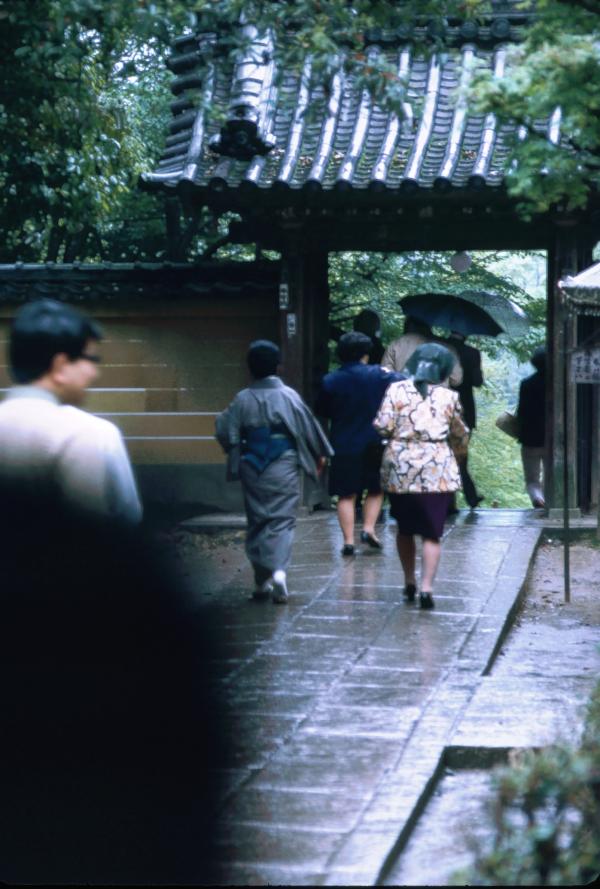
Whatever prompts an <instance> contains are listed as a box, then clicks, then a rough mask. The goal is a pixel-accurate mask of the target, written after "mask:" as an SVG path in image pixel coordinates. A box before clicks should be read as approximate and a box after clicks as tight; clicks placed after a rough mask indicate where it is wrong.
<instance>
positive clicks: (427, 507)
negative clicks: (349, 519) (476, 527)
mask: <svg viewBox="0 0 600 889" xmlns="http://www.w3.org/2000/svg"><path fill="white" fill-rule="evenodd" d="M453 363H454V358H453V355H452V353H451V352H450V351H449V350H448V349H446V348H445V347H444V346H442V345H440V344H438V343H427V344H425V345H423V346H419V348H418V349H416V350H415V352H414V353H413V354H412V356H411V358H410V359H409V362H408V364H407V370H408V372H409V373H410V377H409V378H408V379H407V380H403V381H401V382H397V383H392V385H391V386H390V387H389V388H388V390H387V392H386V394H385V396H384V399H383V402H382V404H381V407H380V408H379V411H378V413H377V416H376V417H375V420H374V427H375V429H376V430H377V432H378V433H379V434H380V435H381V436H383V437H385V438H387V439H388V444H387V446H386V448H385V451H384V454H383V461H382V467H381V478H382V486H383V488H384V490H385V491H387V493H388V497H389V500H390V514H391V515H392V517H393V518H394V519H395V520H396V522H397V525H398V531H397V538H396V543H397V547H398V555H399V557H400V562H401V564H402V568H403V571H404V581H405V587H404V595H405V597H406V599H407V600H408V601H409V602H413V601H414V599H415V595H416V589H417V588H416V577H415V563H416V545H415V535H418V536H420V537H421V538H422V540H423V554H422V571H421V590H420V596H419V602H420V606H421V608H433V607H434V600H433V596H432V590H433V582H434V579H435V575H436V571H437V568H438V564H439V560H440V555H441V544H440V539H441V537H442V533H443V530H444V522H445V519H446V515H447V512H448V505H449V502H450V499H451V497H452V493H453V492H454V491H457V490H460V473H459V469H458V464H457V456H459V457H460V456H462V455H463V454H464V453H465V452H466V449H467V445H468V438H469V430H468V427H467V426H466V425H465V423H464V421H463V419H462V411H461V407H460V402H459V398H458V393H457V392H455V391H453V390H452V389H450V388H448V387H447V385H444V384H445V383H447V380H448V377H449V375H450V372H451V370H452V366H453Z"/></svg>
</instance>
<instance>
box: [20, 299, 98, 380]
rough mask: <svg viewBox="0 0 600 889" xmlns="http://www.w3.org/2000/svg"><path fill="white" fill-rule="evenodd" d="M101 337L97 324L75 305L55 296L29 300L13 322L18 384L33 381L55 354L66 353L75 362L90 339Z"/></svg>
mask: <svg viewBox="0 0 600 889" xmlns="http://www.w3.org/2000/svg"><path fill="white" fill-rule="evenodd" d="M101 339H102V331H101V329H100V327H99V326H98V324H96V322H95V321H93V320H92V319H91V318H89V317H88V316H87V315H84V314H83V312H80V311H78V309H74V308H73V307H72V306H68V305H66V304H65V303H61V302H58V301H57V300H54V299H38V300H35V301H34V302H30V303H27V305H25V306H23V307H22V308H21V309H19V311H18V312H17V314H16V315H15V317H14V319H13V322H12V325H11V331H10V346H9V361H10V369H11V374H12V376H13V378H14V379H15V380H16V382H17V383H30V382H32V381H33V380H37V379H39V378H40V377H41V376H43V375H44V374H45V373H46V372H47V371H49V370H50V367H51V365H52V360H53V358H54V356H55V355H59V354H60V353H61V352H64V353H65V355H67V356H68V357H69V358H70V359H71V360H72V361H75V360H76V359H77V358H79V357H80V355H81V354H82V352H83V350H84V348H85V344H86V343H87V341H88V340H101Z"/></svg>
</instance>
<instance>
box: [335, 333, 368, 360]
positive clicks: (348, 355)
mask: <svg viewBox="0 0 600 889" xmlns="http://www.w3.org/2000/svg"><path fill="white" fill-rule="evenodd" d="M372 348H373V340H372V339H371V337H370V336H367V335H366V333H360V332H359V331H358V330H354V331H352V333H345V334H344V335H343V336H341V337H340V340H339V342H338V346H337V351H338V355H339V358H340V361H341V362H342V363H344V364H346V363H347V362H349V361H360V359H361V358H362V357H363V355H370V354H371V349H372Z"/></svg>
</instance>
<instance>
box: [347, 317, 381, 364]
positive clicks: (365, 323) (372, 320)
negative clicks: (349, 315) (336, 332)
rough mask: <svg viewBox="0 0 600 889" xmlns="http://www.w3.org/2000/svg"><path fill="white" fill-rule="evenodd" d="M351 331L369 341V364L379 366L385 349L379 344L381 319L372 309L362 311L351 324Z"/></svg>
mask: <svg viewBox="0 0 600 889" xmlns="http://www.w3.org/2000/svg"><path fill="white" fill-rule="evenodd" d="M352 329H353V330H354V331H356V332H357V333H364V334H365V336H368V337H369V339H370V340H371V351H370V352H369V364H381V359H382V358H383V355H384V352H385V349H384V346H383V343H382V342H381V319H380V317H379V315H378V314H377V312H374V311H373V309H362V310H361V311H360V312H359V313H358V315H357V316H356V317H355V319H354V321H353V322H352Z"/></svg>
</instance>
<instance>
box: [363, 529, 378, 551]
mask: <svg viewBox="0 0 600 889" xmlns="http://www.w3.org/2000/svg"><path fill="white" fill-rule="evenodd" d="M360 542H361V543H368V544H369V546H372V547H373V549H381V541H380V540H377V538H376V537H375V535H374V534H369V532H368V531H361V532H360Z"/></svg>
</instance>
